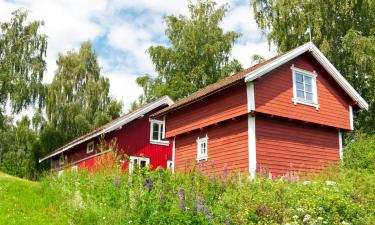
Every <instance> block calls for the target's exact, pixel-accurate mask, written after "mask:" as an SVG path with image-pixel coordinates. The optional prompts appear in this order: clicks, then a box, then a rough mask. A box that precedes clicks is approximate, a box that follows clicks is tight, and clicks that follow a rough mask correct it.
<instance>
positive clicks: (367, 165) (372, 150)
mask: <svg viewBox="0 0 375 225" xmlns="http://www.w3.org/2000/svg"><path fill="white" fill-rule="evenodd" d="M348 142H349V143H348V145H347V146H346V147H345V149H344V166H345V167H347V168H351V169H367V170H370V171H374V170H375V135H372V136H366V135H364V134H357V135H355V137H354V138H353V139H352V140H350V141H348Z"/></svg>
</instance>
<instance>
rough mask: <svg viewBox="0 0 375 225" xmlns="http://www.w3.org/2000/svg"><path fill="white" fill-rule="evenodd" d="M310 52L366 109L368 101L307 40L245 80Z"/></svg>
mask: <svg viewBox="0 0 375 225" xmlns="http://www.w3.org/2000/svg"><path fill="white" fill-rule="evenodd" d="M307 51H309V52H311V54H312V55H313V56H314V58H315V59H316V60H317V61H318V62H319V63H320V64H321V65H322V66H323V67H324V69H326V70H327V72H328V73H329V74H330V75H331V76H332V77H333V79H334V80H335V81H336V82H337V83H338V84H339V85H340V86H341V87H342V88H343V89H344V91H345V92H346V93H347V94H348V95H349V96H350V97H351V98H352V99H353V100H354V101H356V102H357V103H358V105H359V107H360V108H362V109H366V110H368V103H367V102H366V101H365V100H364V99H363V98H362V97H361V96H360V95H359V94H358V92H357V91H356V90H355V89H354V88H353V87H352V86H351V85H350V84H349V82H348V81H347V80H346V79H345V78H344V77H343V76H342V75H341V73H340V72H339V71H338V70H337V69H336V68H335V67H334V66H333V65H332V64H331V62H330V61H329V60H328V59H327V58H326V57H325V56H324V55H323V53H322V52H321V51H320V50H319V49H318V48H317V47H316V46H315V45H314V44H313V43H312V42H308V43H306V44H304V45H302V46H300V47H297V48H295V49H293V50H291V51H289V52H287V53H285V54H284V55H282V56H280V57H279V58H277V59H275V60H273V61H271V62H270V63H267V64H265V65H263V66H261V67H259V68H258V69H256V70H254V71H252V72H250V73H248V74H247V75H246V77H245V82H251V81H253V80H255V79H257V78H260V77H261V76H263V75H264V74H266V73H268V72H270V71H271V70H273V69H275V68H277V67H279V66H281V65H283V64H284V63H286V62H288V61H290V60H292V59H294V58H296V57H297V56H300V55H302V54H303V53H305V52H307Z"/></svg>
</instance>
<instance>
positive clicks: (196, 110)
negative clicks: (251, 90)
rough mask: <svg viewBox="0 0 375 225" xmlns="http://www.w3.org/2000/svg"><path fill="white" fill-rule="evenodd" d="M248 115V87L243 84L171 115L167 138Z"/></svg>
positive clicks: (167, 121)
mask: <svg viewBox="0 0 375 225" xmlns="http://www.w3.org/2000/svg"><path fill="white" fill-rule="evenodd" d="M246 113H247V97H246V86H245V84H244V83H243V84H238V85H235V86H234V87H231V88H228V89H226V90H224V91H222V92H219V93H217V94H213V95H212V96H209V97H207V98H205V99H203V100H202V101H199V102H195V103H193V104H192V105H188V106H186V107H185V108H182V109H179V110H177V111H175V112H171V113H169V114H168V115H167V119H166V137H167V138H169V137H173V136H176V135H179V134H182V133H185V132H187V131H191V130H195V129H199V128H203V127H206V126H208V125H212V124H215V123H217V122H220V121H224V120H227V119H230V118H233V117H236V116H239V115H243V114H246Z"/></svg>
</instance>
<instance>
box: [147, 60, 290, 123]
mask: <svg viewBox="0 0 375 225" xmlns="http://www.w3.org/2000/svg"><path fill="white" fill-rule="evenodd" d="M282 55H283V54H281V55H277V56H275V57H272V58H270V59H268V60H266V61H264V62H261V63H258V64H256V65H253V66H251V67H249V68H247V69H244V70H242V71H240V72H238V73H236V74H233V75H231V76H228V77H225V78H223V79H221V80H219V81H217V82H216V83H213V84H210V85H208V86H207V87H204V88H202V89H200V90H199V91H196V92H194V93H193V94H191V95H189V96H187V97H185V98H182V99H180V100H178V101H177V102H176V103H174V104H173V105H171V106H168V107H167V108H164V109H162V110H160V111H158V112H156V113H154V114H153V115H151V116H152V117H157V116H161V115H164V114H166V113H168V112H170V111H172V110H175V109H178V108H181V107H183V106H186V105H188V104H191V103H193V102H196V101H198V100H200V99H202V98H205V97H207V96H209V95H212V94H214V93H216V92H218V91H221V90H223V89H225V88H227V87H230V86H232V85H234V84H237V83H238V82H243V79H245V77H246V75H247V74H249V73H250V72H251V71H253V70H256V69H257V68H259V67H261V66H262V65H265V64H267V63H270V62H272V61H273V60H275V59H277V58H279V57H280V56H282Z"/></svg>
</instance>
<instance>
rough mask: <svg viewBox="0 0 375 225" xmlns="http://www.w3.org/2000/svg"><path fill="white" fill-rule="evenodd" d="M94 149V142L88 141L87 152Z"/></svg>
mask: <svg viewBox="0 0 375 225" xmlns="http://www.w3.org/2000/svg"><path fill="white" fill-rule="evenodd" d="M93 151H94V142H93V141H91V142H89V143H87V153H91V152H93Z"/></svg>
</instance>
